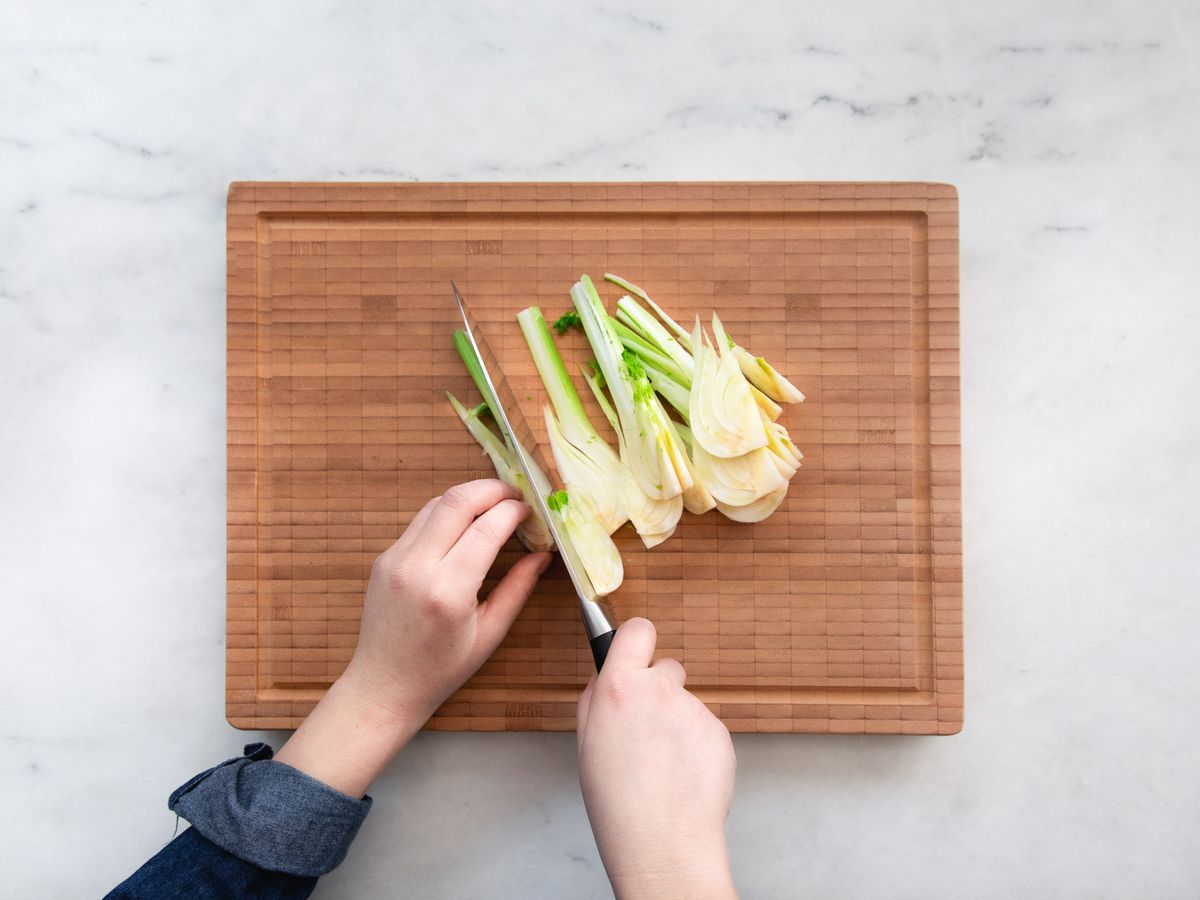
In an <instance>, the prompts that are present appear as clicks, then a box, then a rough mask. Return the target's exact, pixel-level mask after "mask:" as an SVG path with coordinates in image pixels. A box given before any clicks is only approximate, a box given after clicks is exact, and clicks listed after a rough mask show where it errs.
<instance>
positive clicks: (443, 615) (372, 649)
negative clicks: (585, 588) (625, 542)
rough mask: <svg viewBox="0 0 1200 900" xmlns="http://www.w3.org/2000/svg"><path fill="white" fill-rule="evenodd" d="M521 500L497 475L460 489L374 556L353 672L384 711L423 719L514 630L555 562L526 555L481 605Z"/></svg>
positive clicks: (522, 510) (435, 502)
mask: <svg viewBox="0 0 1200 900" xmlns="http://www.w3.org/2000/svg"><path fill="white" fill-rule="evenodd" d="M520 497H521V495H520V494H519V493H518V492H517V491H516V490H515V489H513V488H511V487H509V486H508V485H506V484H505V483H504V482H502V481H497V480H496V479H492V478H487V479H481V480H479V481H470V482H467V483H466V484H459V485H455V486H454V487H452V488H450V489H449V490H447V491H446V493H444V494H442V495H441V496H440V497H434V498H433V499H432V500H430V501H429V502H428V503H426V504H425V506H424V507H423V508H422V509H421V511H420V512H418V513H417V514H416V516H415V517H414V518H413V520H412V523H411V524H410V525H409V526H408V528H407V529H406V530H405V532H404V534H403V535H402V536H401V537H400V540H398V541H396V543H395V544H393V545H392V546H391V548H389V549H388V550H386V551H384V553H383V555H381V556H380V557H379V558H378V559H377V560H375V565H374V566H373V567H372V569H371V581H370V583H369V584H368V585H367V599H366V604H365V606H364V608H363V619H362V628H361V630H360V632H359V638H358V648H357V649H356V650H355V652H354V659H353V660H352V661H351V663H350V666H349V668H348V669H347V670H346V675H345V678H346V679H347V680H348V681H350V682H351V683H353V684H354V685H355V686H356V687H357V688H358V690H359V691H360V692H361V694H362V695H363V696H364V697H366V698H368V699H369V700H370V701H371V702H373V703H374V704H375V705H377V706H378V707H379V708H381V709H382V710H384V711H386V712H389V713H392V714H394V715H396V716H398V717H402V718H410V719H414V720H420V722H422V723H423V722H424V721H425V720H426V719H428V718H429V717H430V716H431V715H433V713H434V711H435V710H436V709H437V708H438V707H439V706H441V704H442V703H443V702H444V701H445V700H446V698H447V697H449V696H450V695H451V694H452V693H454V691H455V690H457V689H458V687H459V686H460V685H462V683H463V682H464V681H466V680H467V679H468V678H470V677H471V675H473V674H474V673H475V671H476V670H477V669H478V668H479V667H480V666H481V665H482V664H483V662H484V660H486V659H487V658H488V657H489V656H491V655H492V652H493V651H495V649H496V647H497V646H498V645H499V644H500V641H501V640H503V638H504V635H505V634H507V633H508V628H509V626H510V625H512V622H513V619H515V618H516V617H517V613H519V612H520V611H521V607H522V606H524V605H525V600H526V598H528V596H529V594H530V592H531V591H532V590H533V586H534V585H535V584H536V583H537V579H538V576H539V575H540V574H541V573H542V572H543V571H544V570H545V568H546V566H548V565H549V564H550V554H549V553H531V554H529V555H527V556H525V557H523V558H522V559H520V560H518V561H517V562H516V563H515V564H514V565H513V566H512V568H511V569H509V570H508V572H507V573H506V574H505V575H504V577H503V578H502V579H501V580H500V583H499V584H497V585H496V587H495V588H494V589H493V590H492V592H491V593H490V594H489V595H488V597H487V599H486V601H484V602H480V600H479V589H480V588H481V587H482V585H483V579H484V578H485V577H486V576H487V573H488V570H489V569H490V568H491V566H492V563H494V562H495V561H496V555H497V554H498V553H499V552H500V548H501V547H503V546H504V543H505V542H506V541H507V540H508V539H509V538H510V537H511V536H512V534H513V532H514V531H516V528H517V526H518V525H520V524H521V522H523V521H524V520H525V518H526V517H527V516H528V515H529V507H528V506H527V505H526V504H525V503H523V502H522V501H521V499H520Z"/></svg>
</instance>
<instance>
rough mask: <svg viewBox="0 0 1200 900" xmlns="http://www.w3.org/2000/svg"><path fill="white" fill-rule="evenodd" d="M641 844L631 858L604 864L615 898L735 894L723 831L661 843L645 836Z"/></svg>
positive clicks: (657, 899)
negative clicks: (645, 838)
mask: <svg viewBox="0 0 1200 900" xmlns="http://www.w3.org/2000/svg"><path fill="white" fill-rule="evenodd" d="M641 846H642V848H644V849H643V850H642V851H639V852H638V853H637V854H635V855H634V857H633V858H630V859H627V860H625V861H615V860H614V863H615V865H612V866H606V867H607V868H608V869H609V875H610V878H611V880H612V885H613V892H614V893H615V894H616V896H617V898H618V900H643V898H645V900H649V898H655V900H660V898H672V897H680V898H683V897H686V898H689V900H692V898H699V900H705V898H712V900H717V898H720V900H726V898H731V897H733V898H736V897H737V889H736V887H735V886H734V882H733V873H732V872H731V870H730V868H729V854H728V851H727V850H726V846H725V834H724V831H721V832H720V833H718V834H716V835H709V836H700V837H697V836H681V837H679V838H677V839H674V840H671V841H668V842H665V843H664V842H662V841H656V840H653V839H648V840H647V841H645V842H641ZM647 851H649V852H647Z"/></svg>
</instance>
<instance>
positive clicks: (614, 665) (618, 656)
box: [600, 616, 658, 678]
mask: <svg viewBox="0 0 1200 900" xmlns="http://www.w3.org/2000/svg"><path fill="white" fill-rule="evenodd" d="M657 641H658V632H657V631H655V630H654V623H653V622H651V621H650V620H649V619H643V618H640V617H636V616H635V617H634V618H632V619H627V620H625V621H624V622H622V623H621V626H620V627H619V628H618V629H617V633H616V634H615V635H613V641H612V646H610V647H609V648H608V656H607V657H606V658H605V660H604V668H603V669H601V670H600V677H601V678H603V677H604V675H605V673H607V672H616V671H619V670H621V669H645V668H646V667H647V666H649V665H650V660H651V659H653V658H654V645H655V644H656V643H657Z"/></svg>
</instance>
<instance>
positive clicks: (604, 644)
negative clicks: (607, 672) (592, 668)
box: [590, 629, 617, 672]
mask: <svg viewBox="0 0 1200 900" xmlns="http://www.w3.org/2000/svg"><path fill="white" fill-rule="evenodd" d="M616 633H617V632H616V630H615V629H614V630H612V631H606V632H604V634H598V635H596V636H595V637H594V638H592V639H591V641H590V643H591V645H592V659H594V660H596V671H597V672H599V671H600V670H601V669H602V668H604V660H605V659H606V658H607V657H608V648H609V646H610V645H611V644H612V642H613V635H614V634H616Z"/></svg>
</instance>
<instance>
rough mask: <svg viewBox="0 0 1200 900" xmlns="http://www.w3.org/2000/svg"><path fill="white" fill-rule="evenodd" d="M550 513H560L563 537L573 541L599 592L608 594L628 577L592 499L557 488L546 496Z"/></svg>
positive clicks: (585, 569)
mask: <svg viewBox="0 0 1200 900" xmlns="http://www.w3.org/2000/svg"><path fill="white" fill-rule="evenodd" d="M546 505H547V506H549V507H550V515H552V516H558V520H559V522H561V523H562V529H563V532H562V533H563V537H564V538H565V540H566V541H570V543H571V547H572V548H573V549H574V551H575V556H576V557H577V558H578V559H579V561H580V562H582V563H583V570H584V571H585V572H586V573H587V577H588V581H590V582H591V583H592V587H593V588H594V589H595V591H596V593H597V594H598V595H599V596H601V597H605V596H607V595H608V594H611V593H612V592H613V591H615V590H616V589H617V588H619V587H620V586H621V582H622V581H624V580H625V567H624V565H623V564H622V562H621V552H620V551H619V550H618V549H617V545H616V544H614V543H613V539H612V537H610V536H609V533H608V532H607V531H605V530H604V526H603V525H602V524H601V523H600V520H599V518H598V517H597V516H596V511H595V510H594V509H593V508H592V507H591V505H590V503H589V501H588V500H587V499H586V498H584V497H582V496H577V495H573V494H571V493H570V492H569V491H561V490H560V491H555V492H554V493H552V494H550V495H549V496H548V497H547V498H546Z"/></svg>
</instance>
